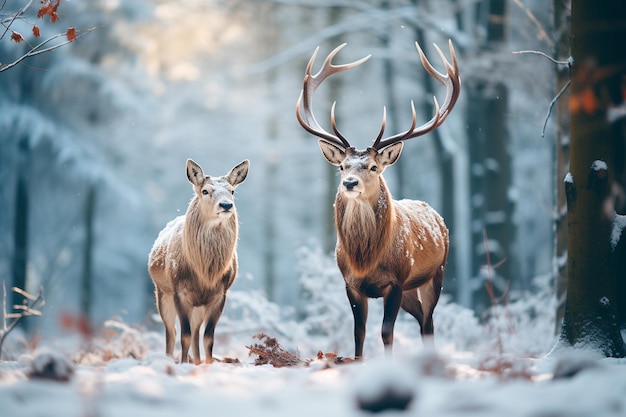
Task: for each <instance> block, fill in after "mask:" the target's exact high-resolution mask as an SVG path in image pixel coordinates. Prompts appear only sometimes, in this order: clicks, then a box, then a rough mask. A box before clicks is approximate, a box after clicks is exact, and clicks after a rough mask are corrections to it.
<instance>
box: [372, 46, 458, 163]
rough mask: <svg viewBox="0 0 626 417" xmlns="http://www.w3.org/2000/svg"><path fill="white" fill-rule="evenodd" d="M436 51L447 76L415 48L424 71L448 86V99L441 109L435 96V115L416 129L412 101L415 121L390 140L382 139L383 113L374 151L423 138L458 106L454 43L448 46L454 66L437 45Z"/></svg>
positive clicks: (413, 107) (412, 106)
mask: <svg viewBox="0 0 626 417" xmlns="http://www.w3.org/2000/svg"><path fill="white" fill-rule="evenodd" d="M433 45H434V46H435V49H436V50H437V53H438V54H439V56H440V57H441V60H442V61H443V64H444V66H445V67H446V74H445V75H444V74H442V73H440V72H439V71H437V70H436V69H435V68H434V67H433V66H432V65H431V63H430V62H429V61H428V59H427V58H426V55H424V51H422V48H420V46H419V44H418V43H417V42H415V46H416V47H417V52H418V53H419V55H420V60H421V61H422V65H423V66H424V69H426V71H427V72H428V73H429V74H430V75H431V76H432V77H433V78H434V79H435V80H437V81H439V82H440V83H441V84H443V85H445V86H446V98H445V99H444V101H443V105H442V106H441V107H439V103H438V102H437V97H434V96H433V100H434V102H435V115H434V116H433V117H432V119H430V120H429V121H428V122H426V123H424V124H423V125H421V126H418V127H415V124H416V116H415V105H414V104H413V100H411V112H412V114H413V120H412V122H411V127H410V128H409V129H408V130H407V131H406V132H403V133H398V134H397V135H393V136H390V137H388V138H385V139H382V140H381V138H382V135H383V132H384V130H385V123H386V120H385V119H386V117H385V113H383V122H382V127H381V130H380V133H379V135H378V138H376V140H375V141H374V144H373V145H372V148H373V149H376V150H377V151H378V150H381V149H383V148H386V147H387V146H389V145H392V144H394V143H396V142H401V141H403V140H407V139H412V138H415V137H418V136H422V135H424V134H426V133H428V132H431V131H433V130H435V129H437V128H438V127H439V126H441V124H442V123H443V122H444V121H445V120H446V118H447V117H448V115H449V114H450V111H451V110H452V108H453V107H454V105H455V104H456V101H457V99H458V98H459V94H460V93H461V78H460V77H459V66H458V63H457V61H456V53H455V52H454V47H453V46H452V41H451V40H449V41H448V46H449V48H450V56H451V58H452V64H450V63H449V62H448V60H447V59H446V57H445V55H444V54H443V52H441V49H439V47H438V46H437V45H435V44H433Z"/></svg>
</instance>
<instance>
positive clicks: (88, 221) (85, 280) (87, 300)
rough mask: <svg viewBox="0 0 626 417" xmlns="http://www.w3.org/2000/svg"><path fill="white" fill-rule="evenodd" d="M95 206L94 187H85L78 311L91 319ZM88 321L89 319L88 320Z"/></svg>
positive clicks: (85, 317)
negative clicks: (83, 232)
mask: <svg viewBox="0 0 626 417" xmlns="http://www.w3.org/2000/svg"><path fill="white" fill-rule="evenodd" d="M95 208H96V188H95V186H94V185H89V186H88V187H87V196H86V197H85V245H84V246H83V276H82V285H81V294H80V313H81V316H82V317H83V318H84V319H86V320H90V319H91V306H92V301H93V291H92V280H93V274H92V264H93V262H92V260H93V246H94V231H93V223H94V218H95V216H94V214H95ZM88 322H89V321H88Z"/></svg>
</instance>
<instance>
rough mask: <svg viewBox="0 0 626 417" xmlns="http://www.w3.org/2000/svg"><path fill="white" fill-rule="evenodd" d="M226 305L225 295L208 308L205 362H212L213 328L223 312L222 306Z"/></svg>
mask: <svg viewBox="0 0 626 417" xmlns="http://www.w3.org/2000/svg"><path fill="white" fill-rule="evenodd" d="M225 303H226V294H224V295H223V296H222V298H221V299H220V301H219V303H217V304H216V305H215V306H212V307H211V308H209V314H208V315H207V322H206V327H205V329H204V338H203V342H204V354H205V355H206V358H205V362H206V363H212V362H213V343H214V342H215V326H216V325H217V321H218V320H219V318H220V316H221V315H222V311H223V310H224V304H225Z"/></svg>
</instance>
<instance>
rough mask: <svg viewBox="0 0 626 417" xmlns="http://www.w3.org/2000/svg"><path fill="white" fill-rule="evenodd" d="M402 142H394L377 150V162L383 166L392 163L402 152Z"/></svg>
mask: <svg viewBox="0 0 626 417" xmlns="http://www.w3.org/2000/svg"><path fill="white" fill-rule="evenodd" d="M403 146H404V143H403V142H396V143H394V144H393V145H389V146H387V147H386V148H383V149H381V150H380V151H378V163H379V164H381V165H382V166H383V167H388V166H389V165H393V164H394V163H395V162H396V161H397V160H398V157H399V156H400V154H401V153H402V147H403Z"/></svg>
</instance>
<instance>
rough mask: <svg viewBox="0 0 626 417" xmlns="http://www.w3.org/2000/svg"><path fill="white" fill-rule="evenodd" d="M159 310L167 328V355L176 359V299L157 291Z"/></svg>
mask: <svg viewBox="0 0 626 417" xmlns="http://www.w3.org/2000/svg"><path fill="white" fill-rule="evenodd" d="M156 300H157V310H159V314H160V315H161V320H163V325H164V326H165V354H166V355H167V356H169V357H174V344H175V343H176V306H175V305H174V297H173V296H172V295H171V294H166V293H164V292H163V291H161V290H159V289H158V288H157V289H156Z"/></svg>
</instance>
